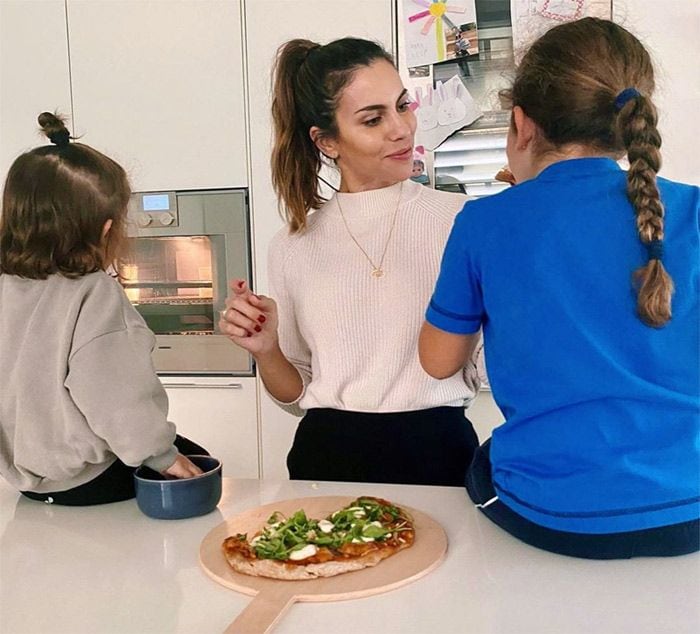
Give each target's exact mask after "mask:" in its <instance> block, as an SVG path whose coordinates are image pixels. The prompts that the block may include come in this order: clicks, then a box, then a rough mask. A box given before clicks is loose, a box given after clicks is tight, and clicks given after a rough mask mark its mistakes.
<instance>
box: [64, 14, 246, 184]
mask: <svg viewBox="0 0 700 634" xmlns="http://www.w3.org/2000/svg"><path fill="white" fill-rule="evenodd" d="M68 35H69V39H70V55H71V73H72V79H73V100H74V105H75V120H76V124H77V130H78V131H79V132H80V133H81V134H84V135H85V142H86V143H89V144H92V145H94V146H95V147H96V148H98V149H100V150H103V151H105V152H106V153H107V154H109V155H110V156H112V157H113V158H114V159H115V160H117V161H118V162H120V163H121V164H122V165H123V166H124V167H125V169H126V170H127V172H128V173H129V174H130V176H131V179H132V186H133V188H134V190H135V191H153V190H172V189H206V188H222V187H245V186H246V185H247V161H246V150H245V147H246V139H245V109H244V84H243V55H242V44H241V42H242V38H241V17H240V2H239V1H238V0H207V2H200V1H198V0H182V1H179V2H164V1H158V0H101V1H100V2H95V1H94V0H68Z"/></svg>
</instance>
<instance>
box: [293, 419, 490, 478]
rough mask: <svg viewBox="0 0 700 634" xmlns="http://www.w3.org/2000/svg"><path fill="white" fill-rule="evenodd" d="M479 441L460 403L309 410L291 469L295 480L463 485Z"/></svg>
mask: <svg viewBox="0 0 700 634" xmlns="http://www.w3.org/2000/svg"><path fill="white" fill-rule="evenodd" d="M478 444H479V440H478V438H477V437H476V433H475V432H474V428H473V427H472V424H471V423H470V422H469V420H467V419H466V418H465V417H464V410H463V409H462V408H461V407H436V408H433V409H427V410H418V411H411V412H396V413H389V414H367V413H363V412H348V411H342V410H335V409H311V410H309V411H308V412H307V414H306V416H304V418H303V419H302V420H301V422H300V423H299V427H298V429H297V432H296V436H295V437H294V444H293V445H292V449H291V451H290V452H289V455H288V456H287V468H288V469H289V477H290V478H292V479H293V480H336V481H346V482H386V483H394V484H432V485H444V486H462V485H463V484H464V475H465V473H466V470H467V467H468V466H469V463H470V462H471V459H472V455H473V453H474V450H475V449H476V447H478Z"/></svg>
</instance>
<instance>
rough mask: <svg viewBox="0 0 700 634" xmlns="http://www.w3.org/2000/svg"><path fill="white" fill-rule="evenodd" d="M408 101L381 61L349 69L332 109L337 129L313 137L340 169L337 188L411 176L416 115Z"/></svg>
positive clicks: (373, 185) (369, 185) (360, 187)
mask: <svg viewBox="0 0 700 634" xmlns="http://www.w3.org/2000/svg"><path fill="white" fill-rule="evenodd" d="M410 103H411V102H410V99H409V98H408V94H407V91H406V89H405V88H404V87H403V83H402V82H401V78H400V77H399V74H398V72H396V69H395V68H394V67H393V66H392V65H391V64H390V63H389V62H387V61H386V60H383V59H382V60H377V61H375V62H373V63H372V64H371V65H370V66H361V67H360V68H358V69H357V70H356V71H355V72H354V73H353V77H352V80H351V81H350V82H349V83H348V85H347V86H346V87H345V88H344V90H343V92H342V93H341V96H340V100H339V102H338V106H337V109H336V115H335V116H336V124H337V128H338V134H337V136H336V137H335V138H333V139H324V140H323V141H319V147H320V149H321V150H322V151H323V152H324V154H326V155H327V156H331V157H332V158H334V159H335V160H336V164H337V165H338V168H339V169H340V172H341V185H340V187H341V191H351V192H353V191H363V190H368V189H379V188H381V187H387V186H389V185H393V184H394V183H397V182H399V181H403V180H406V179H407V178H409V177H410V176H411V170H412V169H413V135H414V134H415V131H416V117H415V115H414V114H413V111H412V110H411V109H410V107H409V106H410ZM312 133H313V129H312Z"/></svg>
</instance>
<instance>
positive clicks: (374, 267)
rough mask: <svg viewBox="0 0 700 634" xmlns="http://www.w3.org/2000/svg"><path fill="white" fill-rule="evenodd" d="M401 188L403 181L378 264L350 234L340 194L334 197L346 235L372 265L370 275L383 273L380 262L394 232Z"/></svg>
mask: <svg viewBox="0 0 700 634" xmlns="http://www.w3.org/2000/svg"><path fill="white" fill-rule="evenodd" d="M402 189H403V181H402V182H401V185H399V200H398V202H397V203H396V209H395V210H394V217H393V218H392V220H391V228H390V229H389V235H388V236H387V238H386V242H385V243H384V250H383V251H382V257H381V258H379V264H375V263H374V262H373V261H372V258H370V257H369V255H367V251H365V250H364V249H363V248H362V245H361V244H360V243H359V242H358V241H357V238H355V236H354V235H352V231H350V227H349V226H348V221H347V220H346V219H345V214H344V213H343V208H342V207H341V206H340V196H337V195H336V197H335V202H336V204H337V205H338V211H339V212H340V217H341V218H342V219H343V224H344V225H345V230H346V231H347V232H348V235H349V236H350V238H351V239H352V241H353V242H354V243H355V245H356V246H357V248H358V249H359V250H360V251H362V255H364V256H365V257H366V258H367V261H368V262H369V264H370V266H371V267H372V272H371V273H370V275H371V276H372V277H382V276H383V275H384V269H383V268H382V264H384V256H385V255H386V250H387V249H388V248H389V242H390V241H391V236H392V234H393V233H394V227H395V226H396V218H397V216H398V214H399V206H400V205H401V190H402Z"/></svg>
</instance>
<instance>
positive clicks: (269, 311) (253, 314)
mask: <svg viewBox="0 0 700 634" xmlns="http://www.w3.org/2000/svg"><path fill="white" fill-rule="evenodd" d="M229 285H230V287H231V291H232V294H231V295H230V296H229V297H227V298H226V309H225V310H223V311H221V319H220V320H219V329H220V330H221V332H222V333H223V334H224V335H226V336H227V337H228V338H229V339H230V340H231V341H233V343H235V344H236V345H238V346H240V347H241V348H243V349H244V350H247V351H248V352H250V353H251V354H252V355H253V356H258V355H261V356H264V355H266V354H269V353H270V352H273V351H274V350H275V349H276V348H277V347H278V338H277V323H278V319H277V305H276V304H275V301H274V300H273V299H271V298H269V297H265V296H264V295H255V294H254V293H253V292H252V291H251V290H250V288H249V287H248V284H247V283H246V281H245V280H241V279H235V280H231V282H230V283H229Z"/></svg>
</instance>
